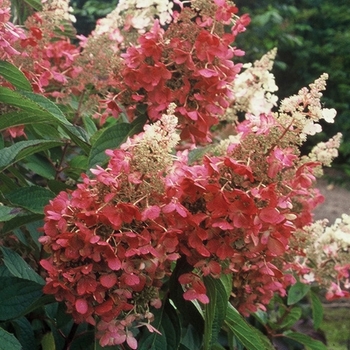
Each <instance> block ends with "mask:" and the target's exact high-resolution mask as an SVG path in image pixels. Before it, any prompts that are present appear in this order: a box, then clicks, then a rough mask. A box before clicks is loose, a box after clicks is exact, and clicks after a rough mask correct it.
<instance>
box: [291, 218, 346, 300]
mask: <svg viewBox="0 0 350 350" xmlns="http://www.w3.org/2000/svg"><path fill="white" fill-rule="evenodd" d="M303 238H304V241H305V242H306V243H305V247H304V251H303V252H304V257H301V258H299V259H298V261H297V262H298V263H299V264H300V265H301V271H302V273H303V274H302V277H303V279H304V280H305V282H306V283H312V282H317V283H318V284H319V285H321V286H324V287H326V288H327V293H326V298H327V299H329V300H334V299H339V298H344V297H347V298H349V297H350V261H349V249H350V216H349V215H347V214H343V215H342V217H341V218H338V219H336V220H335V222H334V224H333V225H331V226H328V220H319V221H316V222H315V223H313V224H312V225H309V226H307V227H305V228H304V233H303Z"/></svg>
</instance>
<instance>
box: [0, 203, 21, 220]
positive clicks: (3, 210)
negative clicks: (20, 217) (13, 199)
mask: <svg viewBox="0 0 350 350" xmlns="http://www.w3.org/2000/svg"><path fill="white" fill-rule="evenodd" d="M17 214H18V209H16V208H13V207H5V206H0V222H5V221H9V220H11V219H13V218H14V217H15V216H16V215H17Z"/></svg>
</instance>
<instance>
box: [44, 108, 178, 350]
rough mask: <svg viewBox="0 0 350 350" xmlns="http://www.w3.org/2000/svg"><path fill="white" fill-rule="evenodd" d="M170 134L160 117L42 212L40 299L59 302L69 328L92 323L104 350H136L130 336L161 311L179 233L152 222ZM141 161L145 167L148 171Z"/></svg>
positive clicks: (167, 120) (169, 120)
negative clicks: (119, 349)
mask: <svg viewBox="0 0 350 350" xmlns="http://www.w3.org/2000/svg"><path fill="white" fill-rule="evenodd" d="M169 112H170V113H171V110H170V111H169ZM161 126H162V128H161ZM175 126H176V118H175V117H174V116H172V115H171V114H169V115H164V116H163V117H162V119H161V120H160V121H158V123H156V124H154V125H152V126H149V127H147V128H146V130H145V132H144V133H143V134H142V135H137V136H136V137H135V138H134V139H132V140H129V142H128V143H127V144H124V146H123V147H122V149H121V150H113V151H109V152H108V153H109V155H110V157H111V159H110V162H109V164H108V167H107V168H106V169H102V168H101V167H97V168H96V169H92V170H91V171H92V173H93V174H94V175H95V177H94V178H91V179H90V178H88V177H87V176H84V177H83V183H81V184H79V185H78V186H77V189H76V190H74V191H72V192H61V193H60V194H59V195H58V196H57V197H56V198H55V199H54V200H53V201H51V202H50V204H49V205H48V206H47V207H46V208H45V215H46V218H45V221H46V222H45V225H44V231H45V236H43V237H41V238H40V242H41V243H42V244H43V245H44V247H45V249H46V251H47V252H48V253H50V257H49V258H48V259H46V260H42V261H41V264H42V266H43V267H44V268H45V269H46V270H47V272H48V279H47V284H46V286H45V288H44V292H46V293H50V294H54V295H55V297H56V299H57V300H60V301H65V303H66V305H67V310H68V312H71V313H72V316H73V318H74V319H75V321H76V322H84V321H87V322H89V323H91V324H96V321H97V329H98V330H99V333H98V334H99V337H100V338H101V340H100V342H101V345H103V346H106V345H114V344H121V343H123V342H124V341H127V342H128V344H129V346H130V347H131V348H133V349H134V348H135V340H134V338H133V336H132V333H131V332H130V331H129V330H130V328H132V327H135V326H137V325H140V323H141V324H146V325H147V324H148V323H149V322H150V321H151V320H152V317H153V315H152V314H151V313H150V311H149V309H150V307H151V306H154V307H159V306H160V305H161V301H160V287H161V286H162V281H163V279H164V278H165V277H166V276H168V275H169V274H170V267H171V263H172V262H173V261H175V260H177V259H178V258H179V254H178V252H176V249H175V248H176V242H177V240H176V236H177V234H178V233H177V232H175V231H173V232H170V231H169V230H167V229H165V228H164V226H162V225H160V224H159V223H157V222H156V221H155V219H156V218H157V217H159V215H160V207H159V206H158V205H157V204H158V202H159V199H158V198H159V196H160V194H161V192H160V191H161V190H163V187H164V185H165V184H163V187H162V177H163V176H164V171H166V169H167V163H168V159H167V158H168V157H169V154H168V151H169V147H172V146H173V144H174V142H176V140H177V135H176V133H175V128H174V127H175ZM158 131H160V132H161V134H160V135H159V137H160V138H162V139H161V142H160V143H159V144H156V143H155V142H154V140H153V136H155V133H156V132H158ZM146 144H148V146H149V149H150V151H149V152H148V154H144V151H145V149H146V150H147V147H146ZM160 147H162V148H163V149H162V152H161V149H160ZM152 150H153V151H154V152H152ZM141 156H143V158H144V160H143V162H144V161H145V160H149V161H150V162H151V163H149V165H148V168H147V169H144V166H145V164H146V163H142V164H140V163H139V160H140V159H141ZM157 162H158V163H159V164H161V166H158V167H157V168H156V170H155V168H154V165H156V164H157ZM157 199H158V200H157ZM149 327H150V328H151V326H149Z"/></svg>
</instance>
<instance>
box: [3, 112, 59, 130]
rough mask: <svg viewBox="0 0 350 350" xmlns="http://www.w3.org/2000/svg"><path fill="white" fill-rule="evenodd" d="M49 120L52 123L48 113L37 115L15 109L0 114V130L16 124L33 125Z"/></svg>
mask: <svg viewBox="0 0 350 350" xmlns="http://www.w3.org/2000/svg"><path fill="white" fill-rule="evenodd" d="M50 122H51V123H53V120H52V118H51V117H50V116H48V115H37V114H35V113H28V112H27V111H16V112H11V113H6V114H2V115H1V118H0V130H5V129H7V128H10V127H13V126H17V125H33V124H38V123H50Z"/></svg>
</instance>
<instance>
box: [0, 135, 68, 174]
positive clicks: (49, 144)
mask: <svg viewBox="0 0 350 350" xmlns="http://www.w3.org/2000/svg"><path fill="white" fill-rule="evenodd" d="M60 145H62V142H59V141H53V140H29V141H19V142H17V143H15V144H13V145H11V146H9V147H6V148H3V149H2V150H0V169H1V168H3V169H5V168H7V167H9V166H11V165H13V164H15V163H16V162H18V161H20V160H22V159H24V158H26V157H28V156H29V155H32V154H35V153H38V152H41V151H45V150H47V149H50V148H53V147H57V146H60Z"/></svg>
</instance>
